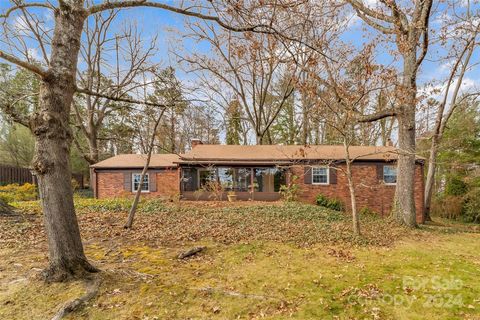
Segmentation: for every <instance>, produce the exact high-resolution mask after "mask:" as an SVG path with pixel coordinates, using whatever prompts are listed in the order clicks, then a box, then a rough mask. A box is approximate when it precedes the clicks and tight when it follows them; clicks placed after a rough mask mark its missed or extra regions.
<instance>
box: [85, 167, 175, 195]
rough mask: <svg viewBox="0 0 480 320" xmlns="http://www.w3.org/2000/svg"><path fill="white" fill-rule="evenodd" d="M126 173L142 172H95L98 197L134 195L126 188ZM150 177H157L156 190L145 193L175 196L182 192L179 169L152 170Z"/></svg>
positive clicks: (139, 171)
mask: <svg viewBox="0 0 480 320" xmlns="http://www.w3.org/2000/svg"><path fill="white" fill-rule="evenodd" d="M125 173H127V174H132V173H141V170H138V171H136V170H97V171H96V173H95V180H96V189H97V190H96V196H97V198H114V197H125V196H129V195H133V194H134V193H133V192H132V191H131V188H129V190H126V187H125ZM148 173H149V178H150V179H153V177H155V182H156V183H155V185H156V187H155V189H156V190H155V191H151V192H148V193H143V195H144V196H149V197H173V196H175V195H177V194H178V193H179V192H180V189H179V180H178V179H179V178H178V177H179V175H178V169H165V170H151V171H149V172H148Z"/></svg>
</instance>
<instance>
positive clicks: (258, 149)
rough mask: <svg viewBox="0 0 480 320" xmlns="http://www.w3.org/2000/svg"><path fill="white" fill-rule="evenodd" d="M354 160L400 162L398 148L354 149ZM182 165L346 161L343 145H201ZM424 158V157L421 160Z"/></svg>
mask: <svg viewBox="0 0 480 320" xmlns="http://www.w3.org/2000/svg"><path fill="white" fill-rule="evenodd" d="M349 153H350V157H351V158H352V159H356V160H394V159H397V157H398V154H397V149H396V148H395V147H380V146H351V147H350V148H349ZM180 158H181V160H180V162H179V163H206V162H211V163H217V162H232V163H234V162H238V163H247V162H248V163H254V162H262V163H265V162H279V161H280V162H282V161H283V162H290V161H295V160H344V159H345V149H344V147H343V146H334V145H308V146H303V145H302V146H299V145H289V146H282V145H253V146H239V145H208V144H203V145H197V146H196V147H195V148H193V149H192V150H190V151H189V152H187V153H185V154H182V155H180ZM419 159H420V158H419Z"/></svg>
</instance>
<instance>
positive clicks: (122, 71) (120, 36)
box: [72, 10, 158, 164]
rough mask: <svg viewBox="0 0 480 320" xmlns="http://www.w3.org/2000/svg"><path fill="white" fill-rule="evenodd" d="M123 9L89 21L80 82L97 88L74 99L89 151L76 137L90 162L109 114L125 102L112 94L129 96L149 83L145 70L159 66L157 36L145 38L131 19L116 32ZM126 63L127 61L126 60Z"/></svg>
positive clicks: (96, 154) (77, 120) (96, 153)
mask: <svg viewBox="0 0 480 320" xmlns="http://www.w3.org/2000/svg"><path fill="white" fill-rule="evenodd" d="M118 13H119V10H111V11H106V12H100V13H97V14H95V15H93V16H92V17H91V19H90V20H93V21H91V22H90V21H87V23H85V31H84V33H85V37H84V38H85V39H84V41H82V46H81V49H80V65H85V67H84V68H83V69H82V70H78V71H77V74H78V83H79V85H81V87H82V88H84V89H86V90H88V91H89V92H93V93H95V94H96V95H92V94H81V95H79V97H78V98H77V99H76V100H75V102H74V103H73V105H72V107H73V111H74V117H75V121H74V122H75V126H76V127H77V128H78V130H79V132H80V133H81V136H83V137H85V140H86V141H87V145H88V151H86V150H83V148H82V146H81V144H80V143H79V142H78V141H77V140H76V135H73V138H74V139H75V141H74V142H75V145H76V146H77V148H78V149H79V151H80V152H81V153H82V155H83V156H84V158H85V160H86V161H87V162H88V163H89V164H94V163H97V162H98V161H99V160H100V159H99V152H100V150H99V142H100V138H101V137H100V134H101V131H102V129H103V127H104V123H105V118H106V117H107V118H108V117H109V116H110V115H112V113H114V112H115V111H117V110H118V109H120V108H125V104H122V103H118V102H116V101H113V100H111V99H108V98H103V97H100V96H99V94H103V95H106V96H108V97H126V96H129V95H131V94H132V93H133V92H134V90H135V89H137V88H139V87H140V86H145V84H144V83H143V82H142V81H141V80H142V79H143V78H144V77H142V76H143V74H144V73H152V72H153V70H155V69H156V68H157V67H158V66H157V65H156V64H153V63H151V62H150V59H151V58H152V57H153V55H154V54H155V53H156V48H155V39H153V40H152V41H150V42H147V41H144V40H142V34H141V32H139V31H138V28H137V27H136V25H135V24H133V23H130V24H127V25H126V26H124V27H123V28H122V29H121V32H119V33H114V32H112V30H111V29H113V24H114V20H115V19H116V18H117V16H118ZM124 61H125V62H126V63H123V62H124Z"/></svg>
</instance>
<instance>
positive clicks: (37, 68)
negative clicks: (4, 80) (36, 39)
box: [0, 50, 48, 78]
mask: <svg viewBox="0 0 480 320" xmlns="http://www.w3.org/2000/svg"><path fill="white" fill-rule="evenodd" d="M0 59H4V60H6V61H8V62H11V63H13V64H15V65H17V66H19V67H22V68H24V69H27V70H29V71H31V72H33V73H36V74H38V75H39V76H40V77H42V78H46V77H47V75H48V72H47V71H46V70H45V69H43V68H42V67H40V66H36V65H34V64H32V63H29V62H26V61H23V60H20V59H18V58H16V57H14V56H12V55H10V54H8V53H6V52H3V51H2V50H0Z"/></svg>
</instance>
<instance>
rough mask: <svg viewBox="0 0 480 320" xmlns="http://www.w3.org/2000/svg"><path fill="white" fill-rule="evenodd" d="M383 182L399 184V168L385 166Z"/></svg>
mask: <svg viewBox="0 0 480 320" xmlns="http://www.w3.org/2000/svg"><path fill="white" fill-rule="evenodd" d="M383 181H384V182H385V183H386V184H396V183H397V167H396V166H383Z"/></svg>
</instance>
